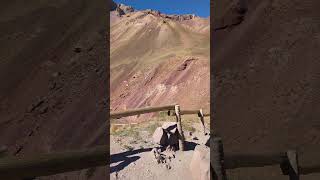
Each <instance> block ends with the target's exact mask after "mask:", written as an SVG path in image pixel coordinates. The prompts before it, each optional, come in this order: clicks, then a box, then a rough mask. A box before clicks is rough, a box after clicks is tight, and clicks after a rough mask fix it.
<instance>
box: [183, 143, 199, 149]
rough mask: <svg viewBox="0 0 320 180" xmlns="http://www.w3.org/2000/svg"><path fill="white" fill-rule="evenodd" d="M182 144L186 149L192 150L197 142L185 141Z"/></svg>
mask: <svg viewBox="0 0 320 180" xmlns="http://www.w3.org/2000/svg"><path fill="white" fill-rule="evenodd" d="M184 145H185V150H186V151H193V150H194V149H195V148H196V146H197V145H198V144H197V143H194V142H189V141H185V144H184Z"/></svg>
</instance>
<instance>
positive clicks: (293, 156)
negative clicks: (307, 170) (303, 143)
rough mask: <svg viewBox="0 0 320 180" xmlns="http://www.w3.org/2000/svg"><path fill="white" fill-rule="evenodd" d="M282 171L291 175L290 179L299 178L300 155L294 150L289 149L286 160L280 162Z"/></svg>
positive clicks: (295, 179) (297, 179) (296, 179)
mask: <svg viewBox="0 0 320 180" xmlns="http://www.w3.org/2000/svg"><path fill="white" fill-rule="evenodd" d="M280 167H281V170H282V173H283V174H284V175H289V180H299V179H300V178H299V165H298V155H297V152H296V151H294V150H289V151H287V153H286V155H285V157H284V161H283V162H282V163H281V164H280Z"/></svg>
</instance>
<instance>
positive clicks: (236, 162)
mask: <svg viewBox="0 0 320 180" xmlns="http://www.w3.org/2000/svg"><path fill="white" fill-rule="evenodd" d="M224 158H225V159H224V164H225V168H226V169H235V168H244V167H263V166H269V165H276V164H280V163H281V162H283V160H284V159H285V153H269V154H225V155H224Z"/></svg>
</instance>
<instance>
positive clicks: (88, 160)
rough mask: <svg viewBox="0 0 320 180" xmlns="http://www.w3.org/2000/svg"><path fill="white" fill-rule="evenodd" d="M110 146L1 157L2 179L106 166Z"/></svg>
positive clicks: (0, 177) (0, 173)
mask: <svg viewBox="0 0 320 180" xmlns="http://www.w3.org/2000/svg"><path fill="white" fill-rule="evenodd" d="M108 155H109V147H107V146H98V147H95V148H92V149H85V150H78V151H66V152H58V153H48V154H40V155H35V156H33V157H2V158H0V179H20V180H21V179H27V178H35V177H39V176H48V175H54V174H58V173H63V172H69V171H76V170H81V169H87V168H90V167H97V166H105V165H106V162H107V159H108V158H109V157H108Z"/></svg>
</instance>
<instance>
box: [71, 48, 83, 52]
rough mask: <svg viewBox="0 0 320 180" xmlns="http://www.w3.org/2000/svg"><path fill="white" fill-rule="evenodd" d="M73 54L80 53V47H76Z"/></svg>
mask: <svg viewBox="0 0 320 180" xmlns="http://www.w3.org/2000/svg"><path fill="white" fill-rule="evenodd" d="M73 51H74V52H75V53H80V52H81V51H82V49H81V48H80V47H76V48H74V50H73Z"/></svg>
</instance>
